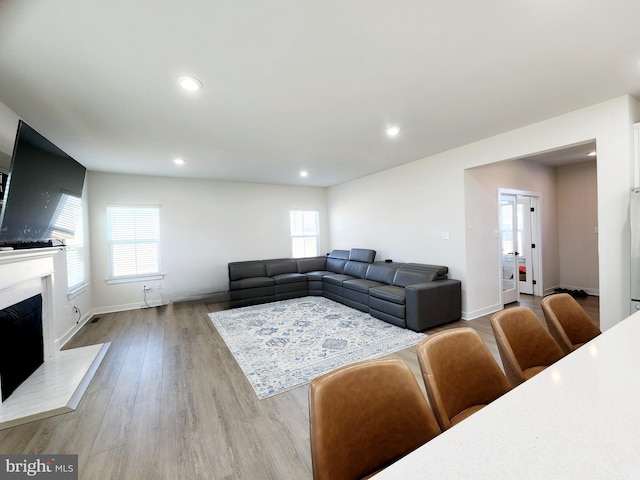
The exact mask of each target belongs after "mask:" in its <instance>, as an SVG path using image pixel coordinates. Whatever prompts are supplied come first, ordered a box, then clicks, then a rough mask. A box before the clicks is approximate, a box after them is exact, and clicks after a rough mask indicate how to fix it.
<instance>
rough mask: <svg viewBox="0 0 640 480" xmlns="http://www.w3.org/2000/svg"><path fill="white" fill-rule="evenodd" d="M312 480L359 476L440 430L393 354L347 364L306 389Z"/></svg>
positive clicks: (405, 368)
mask: <svg viewBox="0 0 640 480" xmlns="http://www.w3.org/2000/svg"><path fill="white" fill-rule="evenodd" d="M309 422H310V433H311V458H312V464H313V478H314V479H315V480H324V479H331V480H341V479H345V480H352V479H359V478H363V477H365V476H368V475H370V474H373V473H375V472H377V471H379V470H382V469H383V468H385V467H386V466H388V465H390V464H391V463H393V462H395V461H396V460H398V459H399V458H401V457H403V456H404V455H406V454H407V453H409V452H411V451H412V450H415V449H416V448H418V447H419V446H420V445H422V444H424V443H426V442H427V441H429V440H431V439H432V438H433V437H435V436H436V435H438V434H439V433H440V428H439V427H438V424H437V422H436V420H435V417H434V416H433V412H432V411H431V409H430V408H429V405H428V404H427V400H426V398H425V396H424V394H423V393H422V390H420V387H419V385H418V382H417V381H416V378H415V376H414V375H413V373H412V372H411V370H410V369H409V367H408V366H407V365H406V364H405V363H404V362H403V361H402V360H400V359H398V358H385V359H379V360H370V361H364V362H359V363H356V364H353V365H347V366H345V367H342V368H339V369H337V370H334V371H332V372H329V373H327V374H325V375H322V376H320V377H318V378H316V379H315V380H313V381H312V382H311V385H310V387H309Z"/></svg>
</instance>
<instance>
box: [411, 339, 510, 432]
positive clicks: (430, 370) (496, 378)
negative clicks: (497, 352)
mask: <svg viewBox="0 0 640 480" xmlns="http://www.w3.org/2000/svg"><path fill="white" fill-rule="evenodd" d="M416 352H417V354H418V361H419V363H420V370H421V371H422V378H423V379H424V384H425V387H426V390H427V396H428V397H429V403H430V404H431V407H432V408H433V412H434V414H435V415H436V419H437V420H438V423H439V424H440V427H441V428H442V429H443V430H446V429H448V428H449V427H450V426H451V425H452V422H451V420H452V419H454V417H456V416H458V415H460V414H461V413H462V412H464V411H467V410H469V411H471V409H474V408H479V407H482V406H484V405H486V404H488V403H490V402H492V401H493V400H495V399H496V398H498V397H500V396H501V395H503V394H504V393H506V392H507V391H509V389H510V388H511V385H510V384H509V381H508V380H507V378H506V377H505V375H504V373H503V372H502V370H501V369H500V366H499V365H498V362H496V360H495V358H493V355H491V352H490V351H489V349H488V348H487V346H486V345H485V344H484V342H483V341H482V338H480V335H479V334H478V333H477V332H476V331H475V330H473V329H472V328H469V327H460V328H453V329H449V330H444V331H442V332H438V333H434V334H432V335H429V336H428V337H427V338H426V339H424V340H422V341H421V342H420V343H419V344H418V346H417V348H416Z"/></svg>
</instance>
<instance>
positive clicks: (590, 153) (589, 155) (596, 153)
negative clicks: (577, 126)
mask: <svg viewBox="0 0 640 480" xmlns="http://www.w3.org/2000/svg"><path fill="white" fill-rule="evenodd" d="M596 155H598V152H589V153H587V157H595V156H596Z"/></svg>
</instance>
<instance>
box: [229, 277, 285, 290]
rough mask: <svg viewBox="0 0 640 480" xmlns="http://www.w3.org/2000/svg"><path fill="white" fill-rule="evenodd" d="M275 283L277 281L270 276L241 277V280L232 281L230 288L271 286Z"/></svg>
mask: <svg viewBox="0 0 640 480" xmlns="http://www.w3.org/2000/svg"><path fill="white" fill-rule="evenodd" d="M275 283H276V281H275V280H274V279H273V278H269V277H251V278H241V279H240V280H232V281H230V282H229V288H230V289H231V290H240V289H244V288H257V287H270V286H272V285H275Z"/></svg>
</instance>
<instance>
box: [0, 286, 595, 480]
mask: <svg viewBox="0 0 640 480" xmlns="http://www.w3.org/2000/svg"><path fill="white" fill-rule="evenodd" d="M580 302H581V303H582V304H583V306H584V308H585V310H587V312H588V313H589V314H590V315H591V316H592V318H593V319H594V320H595V321H596V322H597V323H599V316H598V311H599V307H598V298H597V297H587V298H586V299H581V300H580ZM521 304H522V305H525V306H529V307H531V308H532V309H533V310H534V311H535V312H536V313H537V314H538V316H539V318H541V319H542V318H543V317H542V312H541V310H540V298H539V297H529V296H523V298H522V300H521ZM224 308H226V307H225V305H222V304H207V303H206V302H188V303H178V304H173V305H170V306H166V307H158V308H149V309H141V310H136V311H128V312H121V313H113V314H108V315H102V316H100V317H98V318H94V319H93V320H92V322H90V323H88V324H87V325H86V326H85V327H83V328H82V330H81V331H80V332H79V333H78V334H77V335H76V336H75V338H74V339H73V340H72V342H71V344H70V345H69V346H68V347H70V348H71V347H78V346H84V345H90V344H94V343H104V342H111V347H110V349H109V351H108V352H107V355H106V357H105V359H104V360H103V362H102V364H101V366H100V368H99V370H98V372H97V373H96V376H95V377H94V379H93V381H92V382H91V384H90V385H89V388H88V390H87V393H86V394H85V396H84V398H83V400H82V401H81V402H80V405H79V407H78V409H77V410H76V411H75V412H71V413H67V414H64V415H59V416H56V417H52V418H48V419H44V420H39V421H36V422H32V423H29V424H25V425H21V426H17V427H13V428H10V429H6V430H2V431H0V453H3V454H44V453H47V454H63V453H67V454H78V456H79V457H78V459H79V472H80V479H81V480H93V479H96V480H97V479H99V480H108V479H118V480H129V479H130V480H147V479H148V480H159V479H167V480H169V479H171V480H176V479H184V480H192V479H310V478H311V477H312V474H311V457H310V451H309V427H308V421H309V412H308V404H307V387H306V386H304V387H299V388H297V389H294V390H292V391H290V392H287V393H283V394H280V395H276V396H274V397H271V398H267V399H264V400H258V398H257V397H256V395H255V394H254V392H253V390H252V388H251V386H250V385H249V383H248V382H247V380H246V379H245V377H244V375H243V373H242V372H241V370H240V368H239V367H238V365H237V364H236V362H235V360H234V358H233V356H232V355H231V354H230V352H229V351H228V349H227V348H226V346H225V344H224V342H223V341H222V339H221V338H220V336H219V335H218V333H217V331H216V330H215V329H214V328H213V326H212V325H211V322H210V321H209V318H208V316H207V313H209V312H212V311H216V310H220V309H224ZM457 326H470V327H472V328H474V329H476V330H477V331H478V332H479V333H480V335H481V337H482V338H483V340H484V341H485V342H486V343H487V345H488V346H489V349H490V350H491V352H492V353H493V355H494V356H495V357H496V358H497V359H498V361H500V360H499V356H498V352H497V348H496V345H495V340H494V338H493V334H492V332H491V326H490V324H489V317H488V316H486V317H482V318H479V319H476V320H472V321H461V322H455V323H452V324H449V325H447V326H445V327H441V328H438V329H434V330H432V331H436V330H442V329H445V328H454V327H457ZM429 332H430V331H428V332H426V333H429ZM394 356H398V357H400V358H402V359H404V360H405V361H406V362H407V363H408V364H409V366H410V367H411V369H412V371H413V372H414V374H415V375H416V377H417V378H418V380H419V382H418V383H419V385H421V387H422V379H421V376H420V369H419V366H418V362H417V359H416V356H415V348H409V349H406V350H403V351H402V352H399V353H398V354H396V355H394Z"/></svg>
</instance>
